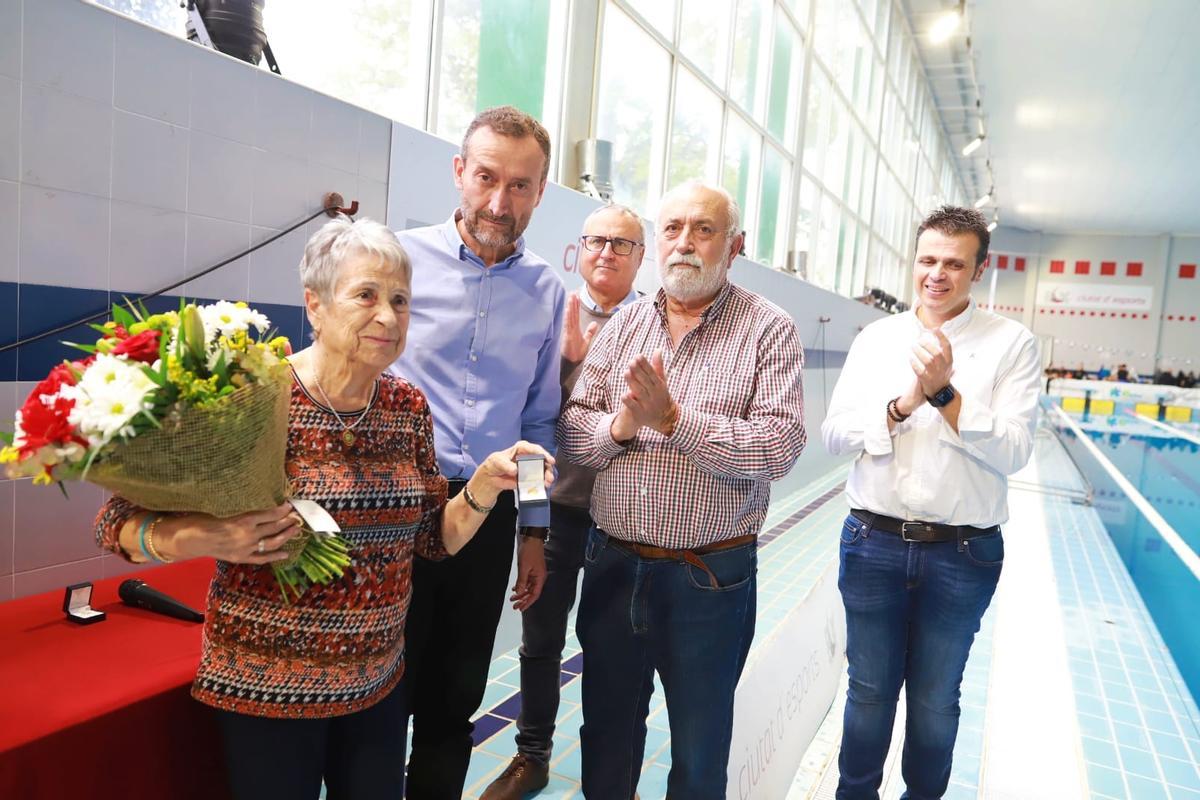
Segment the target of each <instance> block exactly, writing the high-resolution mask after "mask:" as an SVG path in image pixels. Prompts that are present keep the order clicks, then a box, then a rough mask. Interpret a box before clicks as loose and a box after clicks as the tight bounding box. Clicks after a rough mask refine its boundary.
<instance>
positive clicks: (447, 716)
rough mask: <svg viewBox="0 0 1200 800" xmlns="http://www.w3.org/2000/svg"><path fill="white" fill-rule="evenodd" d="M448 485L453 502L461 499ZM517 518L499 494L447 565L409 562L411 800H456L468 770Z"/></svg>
mask: <svg viewBox="0 0 1200 800" xmlns="http://www.w3.org/2000/svg"><path fill="white" fill-rule="evenodd" d="M464 485H465V484H464V482H462V481H451V483H450V494H451V496H453V495H455V494H457V493H458V492H460V491H462V487H463V486H464ZM516 525H517V511H516V507H515V506H514V505H513V496H512V492H503V493H502V494H501V495H500V497H499V499H498V500H497V501H496V507H495V508H494V509H492V512H491V513H490V514H488V517H487V519H486V520H484V522H483V525H482V526H481V527H480V528H479V531H478V533H476V534H475V537H474V538H473V539H471V541H470V542H469V543H468V544H467V546H466V547H464V548H463V549H462V550H460V551H459V552H458V553H457V554H456V555H454V556H453V557H452V558H448V559H446V560H445V561H427V560H425V559H423V558H416V559H414V562H413V596H412V605H411V606H410V608H409V610H408V622H407V626H406V628H405V638H406V653H407V657H408V669H409V672H408V675H407V677H406V683H407V684H408V687H409V691H410V692H411V700H410V702H411V706H412V715H413V741H412V755H411V756H410V757H409V762H408V794H407V795H406V796H407V797H408V798H409V800H459V798H460V797H462V791H463V783H464V782H465V781H466V776H467V767H468V765H469V764H470V762H471V747H472V742H471V733H472V732H473V731H474V729H475V726H474V724H473V723H472V722H471V717H472V716H474V715H475V712H476V711H477V710H478V709H479V704H480V703H481V702H482V701H483V691H484V689H485V688H486V686H487V676H488V666H489V665H490V663H491V660H492V646H493V645H494V644H495V641H496V626H497V625H498V624H499V622H500V612H501V611H502V610H503V609H504V601H505V599H506V598H507V596H508V588H509V587H508V576H509V573H510V571H511V570H512V561H513V540H514V538H515V534H516Z"/></svg>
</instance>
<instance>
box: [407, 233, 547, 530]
mask: <svg viewBox="0 0 1200 800" xmlns="http://www.w3.org/2000/svg"><path fill="white" fill-rule="evenodd" d="M457 216H458V213H457V212H455V214H454V215H453V216H451V217H450V219H449V220H447V221H446V222H445V223H444V224H442V225H431V226H428V227H425V228H414V229H412V230H407V231H400V232H397V234H396V235H397V236H398V237H399V239H400V242H401V244H402V245H403V246H404V249H405V251H407V253H408V257H409V259H410V260H411V261H412V307H411V312H410V321H409V326H408V342H407V345H406V346H405V348H404V353H403V354H402V355H401V356H400V358H399V359H397V361H396V363H394V364H393V365H392V367H391V370H390V371H391V372H392V373H394V374H396V375H399V376H401V377H403V378H406V379H407V380H409V381H411V382H412V383H414V384H416V386H417V387H418V388H419V389H421V391H423V392H424V393H425V396H426V398H428V400H429V406H430V410H431V411H432V413H433V435H434V446H435V447H436V448H437V460H438V465H439V466H440V467H441V469H442V472H443V474H445V476H446V477H447V478H450V479H452V480H453V479H458V480H467V479H469V478H470V477H471V476H472V475H473V474H474V473H475V470H476V468H478V466H479V464H480V462H482V461H483V460H484V459H485V458H487V456H488V454H490V453H492V452H494V451H496V450H501V449H503V448H505V447H509V446H510V445H512V444H513V443H514V442H516V441H517V440H518V439H525V440H527V441H530V442H534V443H536V444H540V445H541V446H542V447H544V448H546V449H547V450H548V451H550V452H551V453H553V452H554V426H555V424H556V423H557V421H558V411H559V404H560V402H561V399H562V390H561V389H560V387H559V364H560V353H561V346H562V341H561V340H562V323H563V314H564V309H565V306H566V291H565V290H564V288H563V282H562V279H561V278H560V277H559V276H558V275H557V274H556V273H555V272H554V270H553V269H552V268H551V267H550V265H549V264H548V263H547V262H546V261H544V260H543V259H541V258H539V257H538V256H536V255H534V254H533V253H530V252H528V251H527V250H526V249H525V240H524V238H523V237H522V238H521V239H518V240H517V245H516V250H515V252H513V254H512V255H511V256H509V257H508V258H507V259H505V260H504V261H503V262H501V263H498V264H496V265H495V266H493V267H485V266H484V265H483V261H482V260H481V259H480V258H479V257H478V256H477V255H475V253H474V252H472V251H471V249H470V248H469V247H467V246H466V245H465V244H464V243H463V240H462V236H460V235H459V232H458V226H457V225H456V224H455V220H456V217H457ZM522 517H525V515H524V514H522ZM522 524H537V523H533V522H526V521H525V520H524V519H523V520H522Z"/></svg>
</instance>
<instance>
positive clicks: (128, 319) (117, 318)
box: [112, 301, 137, 330]
mask: <svg viewBox="0 0 1200 800" xmlns="http://www.w3.org/2000/svg"><path fill="white" fill-rule="evenodd" d="M126 302H128V301H126ZM112 318H113V322H115V323H117V324H118V325H120V326H122V327H124V328H125V330H129V328H130V327H131V326H132V325H133V323H135V322H137V319H136V318H135V317H134V316H133V314H130V313H129V312H128V311H126V310H125V309H124V308H122V307H121V306H120V305H118V304H117V303H113V307H112Z"/></svg>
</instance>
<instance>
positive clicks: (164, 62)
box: [113, 24, 193, 126]
mask: <svg viewBox="0 0 1200 800" xmlns="http://www.w3.org/2000/svg"><path fill="white" fill-rule="evenodd" d="M191 47H193V45H191V44H188V43H187V42H186V40H183V39H180V38H179V37H178V36H171V35H169V34H167V33H164V32H162V31H158V30H153V29H151V28H147V27H144V26H142V25H125V24H118V25H117V53H116V85H115V86H114V87H113V104H114V105H115V106H116V107H117V108H122V109H124V110H126V111H134V112H136V113H138V114H145V115H146V116H148V117H154V118H155V119H160V120H163V121H164V122H171V123H174V124H175V125H185V126H186V125H187V124H188V116H189V106H190V103H189V100H188V91H187V87H188V77H189V73H190V68H191V63H192V58H191V53H190V52H189V50H190V48H191Z"/></svg>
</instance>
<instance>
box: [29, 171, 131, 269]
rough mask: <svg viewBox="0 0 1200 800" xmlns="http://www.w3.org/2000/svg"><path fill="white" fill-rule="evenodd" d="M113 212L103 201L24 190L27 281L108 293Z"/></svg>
mask: <svg viewBox="0 0 1200 800" xmlns="http://www.w3.org/2000/svg"><path fill="white" fill-rule="evenodd" d="M108 212H109V201H108V200H105V199H103V198H99V197H93V196H92V195H86V194H76V193H75V192H63V191H59V190H57V189H42V188H39V187H37V186H28V185H26V186H22V187H21V246H20V256H19V258H20V261H19V264H20V270H21V271H20V274H21V279H22V280H23V281H24V282H26V283H41V284H46V285H48V286H74V287H76V288H79V289H108Z"/></svg>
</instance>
